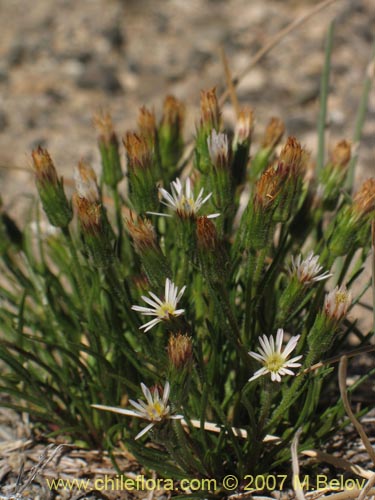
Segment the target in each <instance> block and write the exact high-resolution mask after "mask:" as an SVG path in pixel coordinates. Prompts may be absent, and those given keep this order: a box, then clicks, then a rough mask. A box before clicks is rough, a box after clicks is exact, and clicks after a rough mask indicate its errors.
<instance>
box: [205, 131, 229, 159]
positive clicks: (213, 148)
mask: <svg viewBox="0 0 375 500" xmlns="http://www.w3.org/2000/svg"><path fill="white" fill-rule="evenodd" d="M207 145H208V152H209V155H210V160H211V163H212V164H213V165H214V167H215V168H217V169H222V168H226V167H228V137H227V135H226V134H223V133H222V132H219V133H218V132H216V130H215V129H213V130H212V132H211V134H210V135H209V136H208V139H207Z"/></svg>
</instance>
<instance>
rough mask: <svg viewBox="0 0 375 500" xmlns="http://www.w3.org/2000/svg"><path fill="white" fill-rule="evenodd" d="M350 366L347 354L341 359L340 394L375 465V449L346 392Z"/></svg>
mask: <svg viewBox="0 0 375 500" xmlns="http://www.w3.org/2000/svg"><path fill="white" fill-rule="evenodd" d="M347 366H348V358H347V357H346V356H343V357H342V358H341V361H340V365H339V387H340V394H341V398H342V401H343V404H344V408H345V411H346V413H347V415H348V417H349V418H350V421H351V422H352V424H353V425H354V427H355V428H356V430H357V432H358V434H359V435H360V438H361V439H362V442H363V445H364V447H365V448H366V451H367V453H368V454H369V456H370V458H371V460H372V462H373V464H374V465H375V451H374V449H373V447H372V446H371V443H370V441H369V439H368V437H367V435H366V433H365V431H364V429H363V427H362V425H361V424H360V423H359V422H358V420H357V419H356V418H355V416H354V413H353V412H352V409H351V407H350V403H349V400H348V395H347V392H346V370H347Z"/></svg>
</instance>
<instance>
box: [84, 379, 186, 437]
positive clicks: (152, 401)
mask: <svg viewBox="0 0 375 500" xmlns="http://www.w3.org/2000/svg"><path fill="white" fill-rule="evenodd" d="M141 387H142V392H143V394H144V396H145V398H146V401H142V400H141V399H138V401H133V400H132V399H130V400H129V403H130V404H131V405H132V406H133V407H134V408H135V410H127V409H126V408H118V407H116V406H105V405H91V406H92V407H93V408H97V409H98V410H106V411H112V412H113V413H120V414H121V415H127V416H129V417H136V418H142V419H144V420H148V421H149V422H150V423H149V424H148V425H147V426H146V427H145V428H144V429H142V430H141V432H140V433H139V434H137V435H136V436H135V438H134V439H139V438H140V437H142V436H144V435H145V434H146V432H148V431H149V430H150V429H152V427H154V425H155V424H157V423H158V422H162V421H163V420H166V419H172V420H180V419H182V418H183V415H171V414H170V407H169V405H168V400H169V393H170V390H171V387H170V384H169V382H168V381H167V382H166V383H165V386H164V391H163V396H162V397H161V398H160V393H159V390H158V388H157V387H155V388H154V390H153V391H152V392H151V391H150V389H149V388H148V387H146V386H145V384H143V383H142V384H141Z"/></svg>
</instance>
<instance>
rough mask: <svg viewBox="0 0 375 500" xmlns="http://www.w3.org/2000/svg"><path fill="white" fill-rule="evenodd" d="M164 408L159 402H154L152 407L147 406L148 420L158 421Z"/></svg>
mask: <svg viewBox="0 0 375 500" xmlns="http://www.w3.org/2000/svg"><path fill="white" fill-rule="evenodd" d="M164 412H165V407H164V405H162V404H161V402H160V401H156V402H155V403H153V404H152V405H149V406H148V408H147V413H148V416H149V419H150V420H159V419H160V418H161V417H163V416H164Z"/></svg>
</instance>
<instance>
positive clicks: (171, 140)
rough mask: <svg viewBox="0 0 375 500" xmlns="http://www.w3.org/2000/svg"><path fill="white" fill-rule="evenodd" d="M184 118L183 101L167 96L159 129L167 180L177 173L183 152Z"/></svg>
mask: <svg viewBox="0 0 375 500" xmlns="http://www.w3.org/2000/svg"><path fill="white" fill-rule="evenodd" d="M184 120H185V106H184V105H183V103H182V102H180V101H178V100H177V99H176V98H175V97H173V96H167V97H166V98H165V101H164V106H163V117H162V119H161V122H160V125H159V129H158V136H159V150H160V157H161V164H162V171H163V179H165V181H166V182H170V181H171V176H172V175H175V168H176V165H177V163H178V161H179V160H180V158H181V156H182V153H183V148H184V140H183V128H184ZM165 173H166V174H167V175H165Z"/></svg>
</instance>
